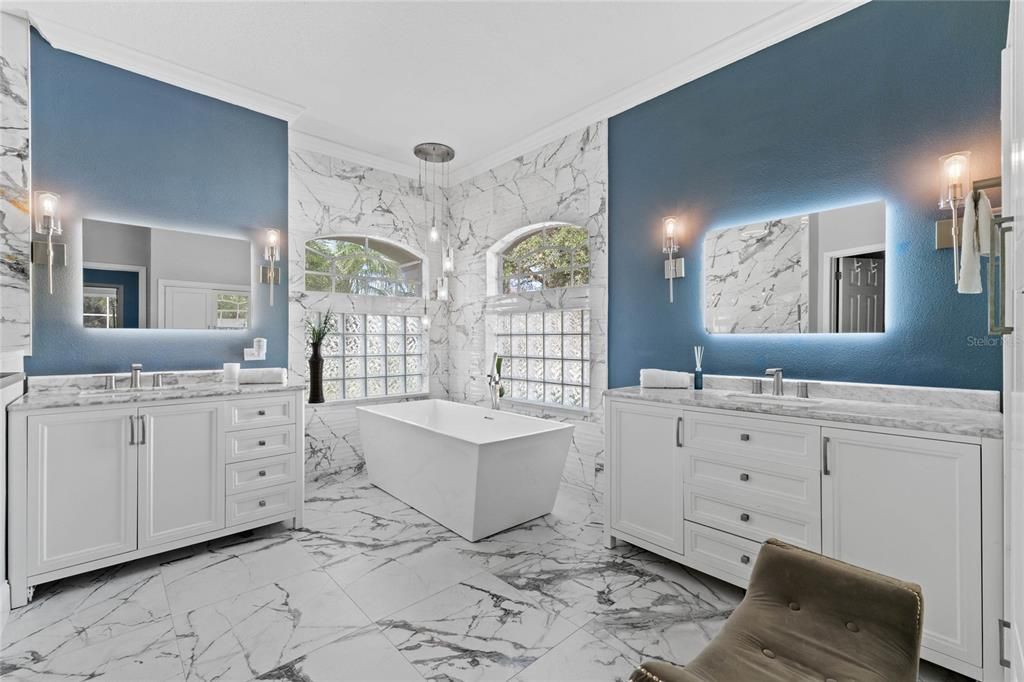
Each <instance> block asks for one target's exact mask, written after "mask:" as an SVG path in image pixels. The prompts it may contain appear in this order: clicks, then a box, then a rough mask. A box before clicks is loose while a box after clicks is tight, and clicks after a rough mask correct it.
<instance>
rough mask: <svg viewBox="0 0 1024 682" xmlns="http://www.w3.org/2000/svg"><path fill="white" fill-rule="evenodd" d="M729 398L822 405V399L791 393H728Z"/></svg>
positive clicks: (797, 404) (778, 403) (780, 403)
mask: <svg viewBox="0 0 1024 682" xmlns="http://www.w3.org/2000/svg"><path fill="white" fill-rule="evenodd" d="M725 397H726V398H728V399H729V400H743V401H747V402H752V403H764V404H765V405H785V406H786V407H811V406H813V405H820V404H821V401H819V400H811V399H809V398H797V397H794V396H789V395H771V394H769V393H760V394H758V393H726V394H725Z"/></svg>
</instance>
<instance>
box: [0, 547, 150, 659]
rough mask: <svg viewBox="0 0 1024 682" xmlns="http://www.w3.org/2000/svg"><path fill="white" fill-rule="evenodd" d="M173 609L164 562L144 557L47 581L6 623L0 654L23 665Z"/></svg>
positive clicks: (121, 631) (110, 635)
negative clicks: (165, 583)
mask: <svg viewBox="0 0 1024 682" xmlns="http://www.w3.org/2000/svg"><path fill="white" fill-rule="evenodd" d="M169 615H170V610H169V608H168V604H167V596H166V594H165V592H164V586H163V581H162V579H161V576H160V568H159V566H158V565H157V563H156V562H155V561H152V560H149V561H141V562H133V563H129V564H123V565H120V566H113V567H110V568H106V569H102V570H99V571H92V572H90V573H86V574H83V575H80V576H74V577H71V578H67V579H65V580H61V581H57V582H54V583H49V584H46V585H41V586H40V587H39V588H38V589H37V590H36V593H35V597H34V599H33V600H32V602H31V603H29V604H28V605H27V606H25V607H23V608H20V609H15V610H13V611H12V612H11V614H10V617H9V619H8V621H7V623H6V624H5V625H4V629H3V636H2V651H0V659H2V661H3V665H5V666H11V665H20V664H21V663H23V662H25V661H37V662H38V661H41V660H46V659H50V658H53V657H55V656H59V655H65V654H68V653H70V652H72V651H75V650H77V649H82V648H84V647H88V646H91V645H94V644H99V643H102V642H104V641H106V640H109V639H113V638H115V637H118V636H120V635H123V634H125V633H128V632H131V631H132V630H134V629H136V628H141V627H146V626H149V625H151V624H154V623H157V622H160V621H163V620H164V619H166V618H167V617H168V616H169Z"/></svg>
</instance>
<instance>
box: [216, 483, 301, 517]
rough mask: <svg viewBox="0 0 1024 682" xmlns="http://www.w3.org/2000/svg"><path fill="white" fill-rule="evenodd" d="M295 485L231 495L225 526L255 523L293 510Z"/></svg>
mask: <svg viewBox="0 0 1024 682" xmlns="http://www.w3.org/2000/svg"><path fill="white" fill-rule="evenodd" d="M295 488H296V486H295V484H293V483H287V484H285V485H279V486H274V487H273V488H267V489H266V490H254V491H252V492H248V493H241V494H238V495H231V496H230V497H228V498H227V505H228V508H227V514H226V517H227V525H228V526H237V525H239V524H243V523H248V522H249V521H256V520H258V519H263V518H266V517H268V516H277V515H278V514H284V513H285V512H289V511H292V510H294V509H295Z"/></svg>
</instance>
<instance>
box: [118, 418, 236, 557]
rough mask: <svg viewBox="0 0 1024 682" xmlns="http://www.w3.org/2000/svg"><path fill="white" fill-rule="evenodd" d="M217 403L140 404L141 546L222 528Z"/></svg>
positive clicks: (222, 488) (220, 450)
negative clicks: (145, 405) (147, 405)
mask: <svg viewBox="0 0 1024 682" xmlns="http://www.w3.org/2000/svg"><path fill="white" fill-rule="evenodd" d="M220 413H221V406H220V405H218V404H217V403H184V404H180V405H179V404H172V405H159V406H153V407H146V408H141V409H139V416H138V422H137V423H138V425H139V426H138V431H139V433H138V438H137V441H136V442H137V443H138V447H139V546H140V547H152V546H154V545H162V544H164V543H167V542H171V541H172V540H179V539H181V538H187V537H191V536H193V535H201V534H203V533H209V532H212V531H215V530H220V529H221V528H223V527H224V502H223V497H224V452H223V449H222V448H221V447H219V443H218V436H219V430H218V426H219V421H220Z"/></svg>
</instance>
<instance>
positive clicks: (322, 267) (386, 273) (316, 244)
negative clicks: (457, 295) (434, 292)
mask: <svg viewBox="0 0 1024 682" xmlns="http://www.w3.org/2000/svg"><path fill="white" fill-rule="evenodd" d="M422 287H423V260H422V259H421V258H420V257H419V256H417V255H415V254H413V253H410V252H409V251H406V250H405V249H403V248H401V247H399V246H395V245H394V244H391V243H390V242H386V241H384V240H382V239H373V238H370V237H345V236H340V237H321V238H319V239H311V240H310V241H308V242H306V290H307V291H331V292H334V293H337V294H362V295H366V296H420V295H421V291H422Z"/></svg>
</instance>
